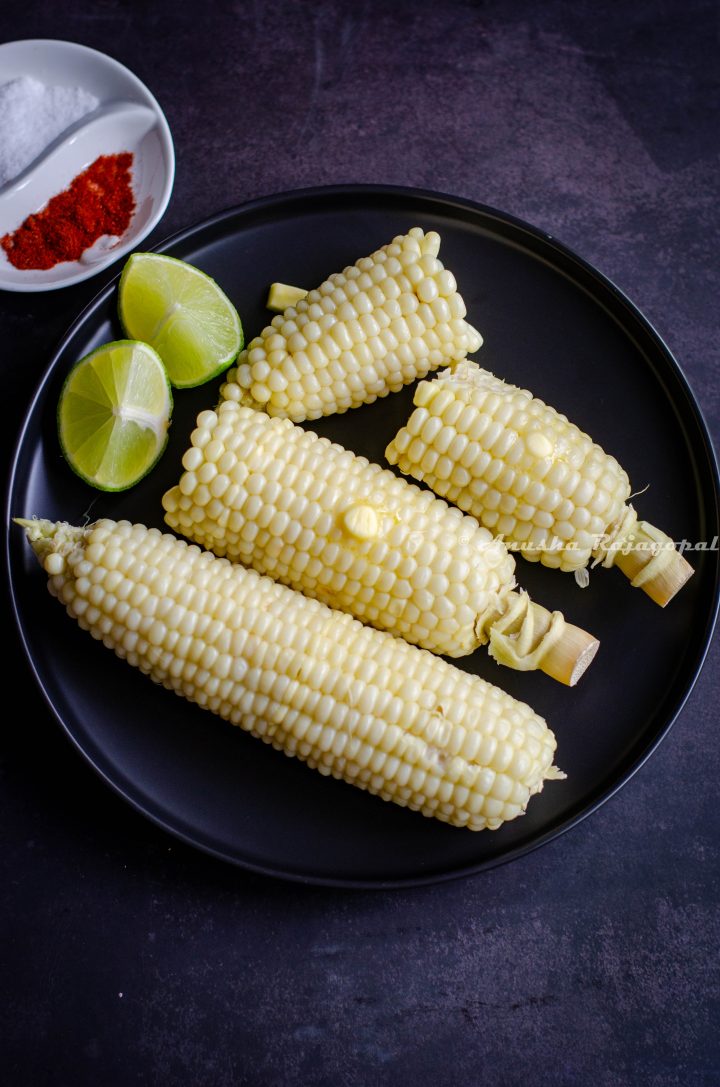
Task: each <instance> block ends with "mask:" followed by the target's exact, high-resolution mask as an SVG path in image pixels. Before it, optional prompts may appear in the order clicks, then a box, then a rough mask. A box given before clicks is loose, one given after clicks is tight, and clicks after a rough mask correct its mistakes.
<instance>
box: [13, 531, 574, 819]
mask: <svg viewBox="0 0 720 1087" xmlns="http://www.w3.org/2000/svg"><path fill="white" fill-rule="evenodd" d="M19 523H20V524H21V525H23V526H24V527H25V529H26V531H27V537H28V539H29V541H30V543H31V544H32V547H33V549H34V551H35V554H36V555H37V557H38V559H39V561H40V563H41V564H42V565H43V567H44V569H45V571H46V573H47V574H48V587H49V589H50V592H51V593H52V594H53V596H56V597H58V598H59V600H60V601H61V602H62V603H63V604H64V605H65V607H66V609H67V611H68V613H69V614H70V615H71V616H72V617H73V618H75V619H76V620H77V622H78V623H79V624H80V626H81V627H83V628H84V629H85V630H89V631H90V633H91V634H92V635H93V637H94V638H96V639H98V640H102V641H103V642H104V644H105V645H106V646H107V647H108V648H109V649H113V650H114V651H115V653H116V654H117V655H118V656H119V657H122V658H125V659H127V660H128V662H129V663H130V664H132V665H135V666H136V667H138V668H140V669H141V670H142V671H143V672H145V673H147V674H148V675H149V676H150V677H151V679H153V680H154V681H155V682H156V683H160V684H162V685H163V686H165V687H168V688H169V689H170V690H173V691H175V692H176V693H177V694H179V695H183V696H184V697H185V698H187V699H189V700H190V701H191V702H195V703H197V704H198V705H200V706H202V707H204V708H206V709H208V710H210V711H211V712H213V713H216V714H219V715H220V716H221V717H223V718H225V719H226V720H228V721H231V722H232V723H233V724H236V725H240V727H241V728H243V729H245V730H246V731H248V732H251V733H252V734H253V735H254V736H258V737H260V739H262V740H264V741H265V742H266V743H269V744H272V745H273V747H275V748H277V749H278V750H280V751H284V752H285V754H287V755H296V756H297V757H298V758H300V759H303V760H304V761H305V762H307V763H308V765H309V766H313V767H315V768H317V769H318V770H319V771H320V772H321V773H323V774H331V775H332V776H333V777H336V778H342V779H344V780H345V781H348V782H351V783H352V784H355V785H359V786H360V788H363V789H367V790H368V791H370V792H371V793H376V794H378V795H379V796H381V797H383V799H385V800H393V801H395V802H396V803H397V804H401V805H406V806H408V807H410V808H413V809H415V810H417V811H421V812H422V813H423V814H424V815H433V816H435V817H437V818H438V819H441V820H443V821H444V822H447V823H452V824H454V825H455V826H467V827H469V828H470V829H472V830H482V829H484V828H490V829H495V828H496V827H498V826H500V824H501V823H502V822H504V821H506V820H508V819H514V818H515V817H516V816H518V815H521V814H522V813H523V811H524V809H525V806H526V804H527V802H528V800H529V798H530V797H531V796H532V795H533V794H534V793H537V792H539V791H540V790H541V789H542V786H543V782H544V781H545V780H547V779H551V778H558V777H563V776H564V775H562V774H561V773H560V772H559V771H558V770H557V769H556V767H554V766H553V756H554V751H555V746H556V745H555V738H554V736H553V734H552V732H550V730H549V729H548V728H547V726H546V724H545V722H544V721H543V720H542V718H540V717H538V716H537V715H536V714H535V713H533V711H532V710H531V709H530V707H529V706H526V705H525V704H524V703H521V702H517V701H516V700H515V699H513V698H511V697H510V696H509V695H507V694H505V693H504V692H502V691H500V690H498V689H497V688H495V687H493V686H492V685H491V684H489V683H486V682H485V681H484V680H482V679H480V678H478V677H476V676H471V675H468V674H467V673H465V672H461V671H459V670H458V669H456V668H454V667H453V666H452V665H451V664H448V663H447V662H446V661H443V660H441V659H440V658H438V657H434V656H433V655H432V654H430V653H424V652H421V651H420V650H418V649H415V648H413V647H412V646H409V645H407V644H406V643H404V642H402V641H400V640H398V639H395V638H393V637H391V636H390V635H389V634H382V633H380V632H379V631H376V630H372V629H370V628H368V627H364V626H363V625H362V624H361V623H358V622H356V621H355V620H354V619H352V618H350V616H347V615H343V614H340V613H338V612H334V611H332V610H331V609H330V608H327V607H325V605H323V604H320V603H319V602H318V601H315V600H307V599H306V598H305V597H303V596H301V595H300V594H299V593H295V592H293V591H292V590H290V589H286V588H284V587H283V586H281V585H278V584H276V583H275V582H273V581H271V580H270V579H269V578H266V577H260V576H259V575H258V574H256V573H255V572H254V571H252V570H245V569H244V568H243V567H241V566H234V565H232V564H231V563H229V562H226V561H225V560H223V559H217V558H214V557H213V556H212V555H211V554H209V553H208V552H201V551H199V549H198V548H197V547H195V546H191V545H188V544H186V543H185V542H184V541H181V540H177V539H175V537H173V536H170V535H167V534H166V535H162V534H161V533H160V532H158V530H157V529H147V528H145V526H144V525H131V524H129V523H128V522H127V521H121V522H119V523H116V522H114V521H109V520H103V521H98V522H97V523H96V524H95V525H89V526H88V527H86V528H73V527H72V526H70V525H67V524H64V523H58V524H52V523H51V522H49V521H20V522H19Z"/></svg>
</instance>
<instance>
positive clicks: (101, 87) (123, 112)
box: [0, 39, 175, 291]
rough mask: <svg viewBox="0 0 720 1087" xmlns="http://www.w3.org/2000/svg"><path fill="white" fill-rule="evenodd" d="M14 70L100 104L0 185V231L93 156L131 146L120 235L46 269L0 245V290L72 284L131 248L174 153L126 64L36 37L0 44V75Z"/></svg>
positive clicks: (168, 187) (153, 216)
mask: <svg viewBox="0 0 720 1087" xmlns="http://www.w3.org/2000/svg"><path fill="white" fill-rule="evenodd" d="M21 75H30V76H34V78H35V79H39V80H41V82H43V83H45V84H47V85H48V86H50V85H61V86H69V87H76V86H77V87H83V88H84V89H85V90H87V91H90V92H91V93H92V94H94V95H95V96H96V98H98V99H99V102H100V104H99V106H98V108H97V109H96V110H94V111H93V112H92V113H89V114H88V115H87V116H86V117H84V118H82V119H81V120H80V121H78V122H77V123H76V124H75V125H72V126H71V127H70V128H68V129H67V130H66V131H65V132H64V133H63V134H62V135H60V136H59V137H58V139H57V140H54V141H53V143H51V144H50V146H49V147H48V148H46V149H45V151H44V152H43V153H42V154H41V155H40V156H38V158H37V159H35V161H34V162H32V163H30V165H29V166H28V167H27V169H26V170H23V171H22V173H21V174H19V175H18V177H17V178H14V179H13V180H12V181H10V182H9V183H8V184H7V185H5V186H4V187H3V188H2V189H1V190H0V237H2V236H3V235H5V234H8V233H10V232H12V231H13V230H16V229H17V227H19V226H20V224H21V223H22V222H23V221H24V220H25V219H26V218H27V216H28V215H30V214H32V213H33V212H36V211H39V210H40V209H41V208H42V207H44V206H45V204H47V202H48V200H50V199H51V198H52V197H53V196H55V195H56V193H59V192H62V190H63V189H66V188H67V187H68V185H69V184H70V182H71V181H72V180H73V178H74V177H77V175H78V174H79V173H81V172H82V171H83V170H84V169H86V167H88V166H90V165H91V163H92V162H94V161H95V159H96V158H98V156H99V155H112V154H117V153H119V152H122V151H130V152H131V153H132V155H133V166H132V184H133V191H134V195H135V205H136V207H135V213H134V215H133V217H132V220H131V222H130V226H129V227H128V229H127V230H126V231H125V233H124V234H123V235H122V237H121V238H120V240H119V241H118V242H117V243H115V244H113V245H112V246H110V247H108V245H107V240H106V241H105V243H103V242H102V241H101V242H100V243H99V244H97V245H96V246H94V247H93V248H92V249H91V250H88V251H86V253H85V254H83V257H82V258H81V259H80V260H77V261H65V262H63V263H61V264H56V265H55V267H54V268H48V269H47V270H46V271H41V270H35V269H30V270H27V271H23V270H21V269H19V268H15V267H13V265H12V264H11V263H10V261H9V260H8V259H7V254H6V253H5V251H4V250H3V249H0V289H1V290H6V291H52V290H55V289H57V288H58V287H68V286H69V285H70V284H71V283H79V282H80V281H81V280H83V279H88V278H89V277H90V276H93V275H95V274H96V273H97V272H99V271H101V270H102V269H103V268H106V267H107V266H108V265H109V264H112V263H113V261H116V260H117V259H118V258H119V257H122V256H124V254H125V253H128V252H130V250H131V249H134V248H135V247H136V246H137V245H138V244H139V243H140V242H141V241H142V239H143V238H144V237H145V236H146V235H147V234H149V233H150V231H151V230H152V229H153V227H154V226H155V225H156V224H157V222H158V221H159V220H160V218H161V217H162V215H163V213H164V211H165V208H166V207H167V204H168V201H169V199H170V193H171V192H172V187H173V180H174V177H175V152H174V150H173V142H172V136H171V135H170V128H169V127H168V123H167V121H166V119H165V114H164V113H163V111H162V110H161V109H160V106H159V105H158V103H157V102H156V100H155V98H154V97H153V95H152V94H151V93H150V91H149V90H148V89H147V87H146V86H145V84H144V83H141V81H140V80H139V79H138V77H137V76H136V75H133V73H132V72H131V71H129V69H128V68H125V67H124V65H122V64H120V63H119V62H118V61H116V60H113V59H112V58H111V57H108V56H106V55H105V54H104V53H99V52H98V51H97V50H96V49H89V48H88V47H87V46H85V45H77V44H76V43H75V42H64V41H55V40H52V39H37V40H30V41H18V42H8V43H7V44H6V45H0V82H2V83H6V82H8V81H9V80H11V79H16V78H17V77H18V76H21Z"/></svg>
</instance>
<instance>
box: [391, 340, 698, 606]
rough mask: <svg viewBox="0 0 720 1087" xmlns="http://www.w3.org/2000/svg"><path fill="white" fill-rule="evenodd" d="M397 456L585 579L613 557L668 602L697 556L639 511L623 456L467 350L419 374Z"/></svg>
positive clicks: (536, 554) (527, 552) (553, 563)
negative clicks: (434, 372)
mask: <svg viewBox="0 0 720 1087" xmlns="http://www.w3.org/2000/svg"><path fill="white" fill-rule="evenodd" d="M414 402H415V411H414V412H413V413H412V415H411V416H410V418H409V420H408V422H407V423H406V425H405V426H404V427H403V428H402V429H401V430H400V431H399V432H398V434H397V435H396V436H395V438H394V439H393V441H392V442H391V443H390V445H389V446H388V448H387V450H386V453H385V455H386V457H387V459H388V461H389V462H390V464H395V465H397V467H398V468H399V469H400V471H401V472H403V473H404V474H405V475H411V476H413V477H414V478H415V479H418V480H422V481H423V482H424V483H426V484H427V485H428V486H429V487H431V488H432V490H433V491H435V493H436V494H439V495H442V496H443V497H444V498H447V500H448V501H449V502H453V503H454V504H455V505H457V506H459V507H460V509H462V510H464V511H466V512H468V513H471V514H472V515H473V516H474V517H476V518H477V519H478V521H480V523H481V524H483V525H485V526H486V527H487V528H488V529H490V530H491V531H492V532H494V533H496V534H498V535H500V536H502V538H503V539H505V540H506V541H508V546H510V547H511V548H514V549H517V550H521V551H522V554H523V555H524V556H525V558H527V559H530V560H532V561H538V560H539V561H540V562H541V563H543V564H544V565H545V566H550V567H554V568H559V569H560V570H566V571H576V572H577V576H578V580H579V581H580V583H581V584H582V583H586V582H587V574H586V573H585V568H586V567H587V565H588V563H589V562H590V560H591V559H593V558H594V559H595V560H596V562H602V563H603V565H605V566H611V565H613V563H614V564H616V565H617V566H618V567H619V568H620V569H621V570H622V571H623V572H624V573H626V574H627V576H628V577H629V578H630V579H631V581H632V584H633V585H634V586H636V587H640V588H642V589H644V590H645V592H646V593H648V595H649V596H650V597H651V598H652V599H653V600H655V601H656V603H659V604H661V605H662V606H664V605H665V604H666V603H667V602H668V601H669V600H670V599H671V598H672V596H674V594H675V593H676V592H677V591H678V590H679V589H680V588H681V586H682V585H683V584H684V583H685V581H687V579H688V577H689V576H690V575H691V574H692V572H693V571H692V567H691V566H690V565H689V563H687V562H686V561H685V559H683V558H682V556H681V555H679V554H678V553H677V552H676V551H675V550H674V545H673V542H672V540H671V539H670V538H669V537H668V536H666V535H665V534H664V533H662V532H660V530H659V529H656V528H655V527H654V526H653V525H649V524H647V522H644V521H638V519H637V514H636V512H635V510H634V509H633V507H632V506H631V505H627V501H628V498H629V497H630V482H629V480H628V477H627V475H626V473H625V472H624V471H623V469H622V468H621V467H620V465H619V464H618V462H617V461H616V460H615V458H614V457H611V456H609V455H608V454H607V453H604V452H603V450H602V449H601V448H600V446H598V445H595V444H594V443H593V441H592V440H591V439H590V438H589V437H588V436H587V434H584V433H583V432H582V431H581V430H579V429H578V427H576V426H574V425H573V424H572V423H570V422H568V420H567V419H566V417H565V416H564V415H560V414H559V413H558V412H556V411H555V410H554V409H553V408H551V407H548V406H547V405H546V404H544V403H543V402H542V401H541V400H537V399H535V398H534V397H533V396H532V394H531V393H529V392H527V390H525V389H519V388H517V387H515V386H514V385H508V384H506V383H505V382H504V381H501V380H500V379H499V378H496V377H495V376H494V375H493V374H491V373H488V372H487V371H486V370H482V369H480V367H479V366H478V365H477V364H476V363H474V362H470V361H469V360H465V361H464V362H463V363H462V364H461V366H460V367H458V368H457V369H456V370H455V371H454V372H450V371H444V372H443V373H442V374H440V375H439V376H438V378H437V380H435V381H423V382H421V383H420V384H419V385H418V387H417V390H416V393H415V401H414Z"/></svg>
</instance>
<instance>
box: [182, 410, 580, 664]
mask: <svg viewBox="0 0 720 1087" xmlns="http://www.w3.org/2000/svg"><path fill="white" fill-rule="evenodd" d="M191 440H192V445H191V448H190V449H189V450H188V451H187V452H186V453H185V456H184V457H183V466H184V468H185V471H184V473H183V475H182V477H181V479H180V482H179V484H178V485H177V486H175V487H173V488H172V489H171V490H169V491H168V492H167V493H166V494H165V496H164V498H163V506H164V508H165V511H166V513H165V520H166V522H167V523H168V525H170V527H171V528H173V529H175V530H176V531H178V532H180V533H182V534H183V535H184V536H188V537H189V538H190V539H192V540H194V541H195V542H196V543H198V544H200V545H201V546H202V547H206V548H208V549H209V550H211V551H214V552H215V553H216V554H217V555H222V556H226V557H227V558H229V559H231V560H233V561H239V562H242V563H244V564H245V565H248V566H253V567H254V568H255V569H256V570H258V571H259V572H260V573H261V574H269V575H270V576H271V577H273V578H275V579H276V580H278V581H282V582H284V583H285V584H287V585H290V586H292V587H293V588H295V589H299V590H301V591H302V592H304V593H306V594H307V595H309V596H313V597H316V598H318V599H320V600H323V601H324V602H325V603H326V604H329V605H330V606H332V607H336V608H340V609H342V610H343V611H348V612H350V613H351V614H353V615H354V616H355V617H356V618H358V619H362V620H364V621H365V622H367V623H370V624H372V625H373V626H376V627H378V628H380V629H383V630H389V631H390V632H391V633H393V634H397V635H400V636H401V637H403V638H405V639H406V640H407V641H409V642H413V643H415V644H416V645H420V646H422V647H423V648H425V649H431V650H433V651H435V652H437V653H443V654H445V655H447V656H452V657H455V656H462V655H464V654H467V653H471V652H472V651H473V650H474V649H476V648H477V646H478V645H481V644H484V643H485V642H487V641H488V640H489V642H490V651H491V653H492V655H493V656H494V657H495V659H496V660H498V661H500V662H501V663H503V664H509V665H510V666H511V667H514V668H521V669H528V668H538V667H539V668H541V669H542V670H543V671H547V672H549V674H550V675H553V676H554V677H555V678H557V679H560V680H561V681H562V682H565V683H574V682H576V681H577V679H578V678H579V676H580V675H581V674H582V672H583V671H584V669H585V668H586V667H587V665H588V664H589V663H590V660H591V659H592V656H593V655H594V652H595V650H596V648H597V644H598V643H597V641H596V640H595V639H594V638H592V637H591V636H590V635H588V634H586V633H585V632H584V631H581V630H579V629H578V628H577V627H572V626H570V625H569V624H565V622H564V620H563V618H562V616H561V615H560V613H559V612H556V613H554V614H553V615H550V613H549V612H547V611H546V610H545V609H544V608H541V607H540V606H539V605H535V604H531V603H530V601H529V598H528V597H527V594H522V595H519V594H517V593H515V592H513V591H512V590H513V587H514V584H515V580H514V567H515V563H514V559H513V558H512V556H511V555H510V554H509V553H508V551H507V548H506V547H505V545H504V544H503V543H502V542H501V541H498V540H494V539H493V538H492V536H491V534H490V533H489V532H488V531H487V530H486V529H484V528H481V527H480V526H479V525H478V524H477V522H476V521H474V520H473V519H472V518H470V517H464V516H463V515H462V514H461V513H460V512H459V510H455V509H452V508H450V507H449V506H448V505H447V503H445V502H443V501H441V500H440V499H438V498H434V497H433V496H432V495H431V494H430V493H428V492H427V491H421V490H420V489H419V488H418V487H415V486H414V485H412V484H409V483H407V482H406V481H405V480H403V479H399V478H398V477H397V476H396V475H394V473H392V472H390V471H388V470H387V469H383V468H381V467H380V466H379V465H377V464H371V463H370V462H369V461H367V460H366V459H365V458H364V457H358V456H355V454H353V453H351V452H349V451H348V450H346V449H343V448H342V447H341V446H339V445H335V444H332V443H331V442H329V441H328V440H327V438H319V437H318V436H317V434H313V433H311V432H309V431H305V430H303V429H302V428H301V427H298V426H295V425H294V424H293V423H291V422H290V420H288V419H273V418H270V417H269V416H268V415H265V413H264V412H257V411H253V410H252V409H251V408H246V407H242V406H241V405H240V404H236V403H234V402H233V401H225V402H224V403H222V404H220V406H219V407H218V409H217V411H204V412H201V414H200V415H199V416H198V420H197V428H196V429H195V431H194V432H193V434H192V439H191Z"/></svg>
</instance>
